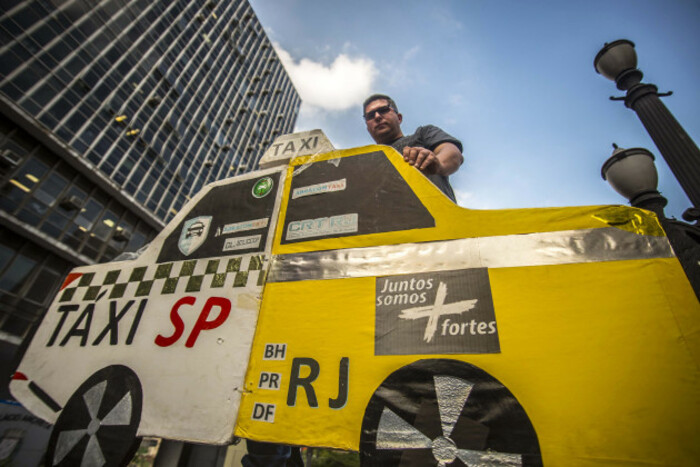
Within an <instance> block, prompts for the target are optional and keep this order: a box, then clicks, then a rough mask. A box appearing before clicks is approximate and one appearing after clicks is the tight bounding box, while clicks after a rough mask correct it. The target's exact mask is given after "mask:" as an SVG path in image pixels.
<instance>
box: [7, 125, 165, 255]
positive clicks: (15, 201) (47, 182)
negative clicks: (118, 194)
mask: <svg viewBox="0 0 700 467" xmlns="http://www.w3.org/2000/svg"><path fill="white" fill-rule="evenodd" d="M0 156H1V157H2V161H1V162H2V164H3V167H4V168H5V170H4V173H3V176H2V178H0V209H2V210H4V211H6V212H8V213H10V214H12V215H13V216H15V217H16V218H17V219H18V220H20V221H22V222H24V223H26V224H28V225H31V226H33V227H36V228H37V229H39V230H40V231H42V232H43V233H45V234H46V235H48V236H49V237H51V238H54V239H56V240H58V241H60V242H61V243H63V244H65V245H67V246H68V247H69V248H70V249H71V250H73V251H75V252H76V253H78V254H82V255H84V256H86V257H88V258H90V259H92V260H95V261H98V262H102V261H109V260H111V259H113V258H114V257H116V256H117V255H118V254H120V253H121V252H124V251H136V250H137V249H138V248H140V247H141V246H143V245H144V244H145V243H146V242H147V241H148V240H150V238H152V237H153V236H154V235H155V231H154V230H153V229H151V228H150V227H148V226H147V225H146V224H145V223H143V222H142V221H139V220H138V218H137V217H136V216H135V215H134V214H132V213H131V212H129V211H128V210H126V209H125V208H124V207H123V206H121V205H120V204H119V203H117V202H116V201H114V200H112V199H110V198H109V196H108V195H107V194H105V193H104V192H103V191H102V190H100V189H99V188H97V187H96V186H95V185H93V184H92V183H90V182H89V181H87V180H86V179H85V178H84V177H82V176H80V175H78V174H77V173H76V172H75V170H73V169H72V168H71V167H69V166H68V164H66V163H65V162H63V161H61V160H59V159H58V158H57V157H56V156H54V155H53V154H51V153H50V152H49V151H48V150H46V149H45V148H43V147H42V146H41V145H39V144H38V143H37V142H35V141H34V140H32V139H31V137H29V136H28V135H26V134H25V133H24V132H22V131H21V130H19V129H17V128H14V127H13V124H12V123H11V122H9V121H8V120H6V119H5V118H4V117H3V118H0Z"/></svg>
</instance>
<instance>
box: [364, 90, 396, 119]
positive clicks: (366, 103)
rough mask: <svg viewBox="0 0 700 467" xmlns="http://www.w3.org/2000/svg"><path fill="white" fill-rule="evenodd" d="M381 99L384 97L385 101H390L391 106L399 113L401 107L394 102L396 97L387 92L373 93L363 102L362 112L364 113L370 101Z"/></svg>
mask: <svg viewBox="0 0 700 467" xmlns="http://www.w3.org/2000/svg"><path fill="white" fill-rule="evenodd" d="M379 99H384V100H385V101H387V102H388V103H389V107H391V108H392V109H394V112H396V113H399V108H398V107H397V106H396V102H394V99H392V98H391V97H389V96H387V95H386V94H372V95H371V96H369V97H368V98H367V99H365V101H364V102H363V103H362V114H363V115H364V113H365V109H366V108H367V106H368V105H369V104H370V103H372V102H374V101H378V100H379Z"/></svg>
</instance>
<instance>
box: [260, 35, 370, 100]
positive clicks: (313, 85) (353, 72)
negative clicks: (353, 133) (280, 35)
mask: <svg viewBox="0 0 700 467" xmlns="http://www.w3.org/2000/svg"><path fill="white" fill-rule="evenodd" d="M273 45H274V47H275V50H276V51H277V53H278V54H279V57H280V60H281V61H282V64H283V65H284V67H285V69H286V70H287V72H288V73H289V76H290V77H291V79H292V82H293V83H294V86H295V87H296V88H297V91H299V95H300V97H301V100H302V101H303V102H304V104H305V106H310V107H318V108H321V109H324V110H329V111H340V110H347V109H349V108H351V107H353V106H356V105H361V104H362V101H363V100H364V99H365V98H366V97H367V96H368V95H369V94H370V93H371V92H372V85H373V83H374V79H375V77H376V75H377V68H376V67H375V65H374V62H373V61H372V60H370V59H367V58H362V57H356V58H353V57H350V56H349V55H347V54H345V53H341V54H340V55H338V56H337V57H335V59H334V60H333V62H332V63H331V64H330V66H326V65H324V64H323V63H319V62H315V61H313V60H310V59H308V58H302V59H301V60H300V61H298V62H296V61H294V59H293V58H292V56H291V55H290V54H289V52H287V51H286V50H284V49H283V48H282V47H280V45H279V44H276V43H274V44H273ZM307 111H313V109H311V110H307Z"/></svg>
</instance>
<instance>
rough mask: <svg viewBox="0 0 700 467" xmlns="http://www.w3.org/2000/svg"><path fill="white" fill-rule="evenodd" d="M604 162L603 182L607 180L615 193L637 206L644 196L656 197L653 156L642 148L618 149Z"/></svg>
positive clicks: (656, 178)
mask: <svg viewBox="0 0 700 467" xmlns="http://www.w3.org/2000/svg"><path fill="white" fill-rule="evenodd" d="M613 146H614V147H615V150H614V151H613V154H612V156H611V157H610V158H609V159H608V160H607V161H605V163H604V164H603V168H602V170H601V175H602V176H603V180H607V181H608V183H609V184H610V186H612V187H613V189H614V190H615V191H617V192H618V193H619V194H621V195H622V196H624V197H625V198H626V199H628V200H629V201H630V204H632V205H633V206H634V205H637V204H638V201H640V200H642V199H644V198H646V197H647V196H646V195H654V196H658V194H659V193H658V191H656V186H657V184H658V181H659V179H658V175H657V173H656V166H654V156H653V155H652V153H650V152H649V151H647V150H646V149H644V148H631V149H624V148H619V147H617V145H615V144H613Z"/></svg>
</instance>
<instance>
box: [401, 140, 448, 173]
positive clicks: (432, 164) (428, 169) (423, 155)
mask: <svg viewBox="0 0 700 467" xmlns="http://www.w3.org/2000/svg"><path fill="white" fill-rule="evenodd" d="M403 160H405V161H406V162H407V163H408V164H409V165H412V166H413V167H415V168H416V169H418V170H420V171H421V172H423V173H426V174H435V173H438V172H439V169H440V161H439V160H438V158H437V156H436V155H435V153H434V152H433V151H431V150H430V149H425V148H414V147H410V146H406V147H405V148H403Z"/></svg>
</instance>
